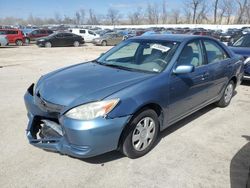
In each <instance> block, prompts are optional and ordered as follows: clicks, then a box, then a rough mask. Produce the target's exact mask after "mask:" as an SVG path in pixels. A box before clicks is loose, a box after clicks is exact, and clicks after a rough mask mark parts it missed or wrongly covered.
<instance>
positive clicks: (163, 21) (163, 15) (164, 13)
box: [161, 0, 167, 24]
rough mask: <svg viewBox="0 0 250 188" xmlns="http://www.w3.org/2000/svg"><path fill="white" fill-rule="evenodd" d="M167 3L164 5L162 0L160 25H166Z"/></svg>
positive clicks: (164, 1) (164, 2)
mask: <svg viewBox="0 0 250 188" xmlns="http://www.w3.org/2000/svg"><path fill="white" fill-rule="evenodd" d="M166 7H167V3H166V0H162V14H161V17H162V23H163V24H166V23H167V9H166Z"/></svg>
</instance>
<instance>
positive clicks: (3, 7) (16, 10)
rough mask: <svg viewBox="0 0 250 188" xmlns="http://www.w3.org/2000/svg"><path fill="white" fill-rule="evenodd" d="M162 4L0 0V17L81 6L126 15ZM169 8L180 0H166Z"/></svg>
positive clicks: (109, 0)
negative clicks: (152, 5)
mask: <svg viewBox="0 0 250 188" xmlns="http://www.w3.org/2000/svg"><path fill="white" fill-rule="evenodd" d="M148 2H150V3H154V2H156V3H159V4H160V5H161V4H162V0H150V1H149V0H0V18H3V17H7V16H13V17H19V18H27V17H28V16H29V15H30V14H32V15H33V16H37V17H42V18H48V17H54V15H55V13H59V14H60V15H61V16H63V15H67V16H74V14H75V12H76V11H77V10H79V9H81V8H83V9H86V10H87V9H90V8H91V9H93V10H95V12H96V13H97V14H105V13H106V11H107V9H108V8H110V7H112V8H115V9H118V10H119V11H120V13H121V14H123V15H127V14H128V13H129V12H131V11H133V10H134V9H136V8H137V7H146V6H147V3H148ZM166 2H167V4H168V6H169V7H168V8H169V10H171V9H176V8H179V6H181V3H180V2H181V0H174V1H171V0H167V1H166Z"/></svg>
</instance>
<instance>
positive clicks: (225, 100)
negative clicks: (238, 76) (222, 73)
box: [216, 80, 235, 108]
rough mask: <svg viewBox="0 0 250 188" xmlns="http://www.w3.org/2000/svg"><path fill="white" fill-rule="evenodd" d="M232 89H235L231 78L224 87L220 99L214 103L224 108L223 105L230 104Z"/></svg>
mask: <svg viewBox="0 0 250 188" xmlns="http://www.w3.org/2000/svg"><path fill="white" fill-rule="evenodd" d="M234 89H235V84H234V82H233V81H232V80H231V81H230V82H229V83H228V84H227V87H226V88H225V90H224V93H223V95H222V97H221V99H220V100H219V101H218V102H217V103H216V105H217V106H219V107H221V108H224V107H226V106H228V105H229V104H230V102H231V99H232V97H233V94H234Z"/></svg>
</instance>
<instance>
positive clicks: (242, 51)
mask: <svg viewBox="0 0 250 188" xmlns="http://www.w3.org/2000/svg"><path fill="white" fill-rule="evenodd" d="M229 48H230V50H232V51H233V52H234V53H236V54H238V55H242V56H244V57H250V48H244V47H231V46H230V47H229Z"/></svg>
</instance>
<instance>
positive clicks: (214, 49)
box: [204, 40, 229, 64]
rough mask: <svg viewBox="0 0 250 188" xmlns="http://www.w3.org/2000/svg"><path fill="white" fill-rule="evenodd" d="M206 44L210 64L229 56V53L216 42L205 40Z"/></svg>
mask: <svg viewBox="0 0 250 188" xmlns="http://www.w3.org/2000/svg"><path fill="white" fill-rule="evenodd" d="M204 45H205V48H206V52H207V61H208V64H209V63H215V62H219V61H222V60H224V59H227V58H229V56H228V55H227V53H226V52H225V51H224V50H223V49H222V48H221V47H220V46H219V45H218V44H217V43H216V42H214V41H209V40H205V41H204Z"/></svg>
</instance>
